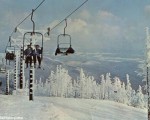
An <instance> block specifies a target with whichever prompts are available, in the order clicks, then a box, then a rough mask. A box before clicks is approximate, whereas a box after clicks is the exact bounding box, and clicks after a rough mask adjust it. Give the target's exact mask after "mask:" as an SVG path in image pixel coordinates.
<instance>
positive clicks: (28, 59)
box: [24, 45, 33, 68]
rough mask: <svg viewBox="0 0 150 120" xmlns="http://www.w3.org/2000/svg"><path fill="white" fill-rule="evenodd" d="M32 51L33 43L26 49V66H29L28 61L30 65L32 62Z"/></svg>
mask: <svg viewBox="0 0 150 120" xmlns="http://www.w3.org/2000/svg"><path fill="white" fill-rule="evenodd" d="M32 51H33V49H32V47H31V45H27V49H25V51H24V55H25V63H26V68H28V63H30V66H31V64H32Z"/></svg>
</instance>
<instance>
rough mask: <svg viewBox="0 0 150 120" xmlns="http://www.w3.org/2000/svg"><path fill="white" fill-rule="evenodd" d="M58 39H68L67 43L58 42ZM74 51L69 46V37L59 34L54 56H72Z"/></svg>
mask: <svg viewBox="0 0 150 120" xmlns="http://www.w3.org/2000/svg"><path fill="white" fill-rule="evenodd" d="M60 37H68V38H69V42H68V41H67V42H65V41H62V40H60ZM74 52H75V51H74V49H73V48H72V46H71V36H70V35H68V34H65V35H64V34H60V35H58V37H57V49H56V52H55V55H57V54H63V55H68V54H73V53H74Z"/></svg>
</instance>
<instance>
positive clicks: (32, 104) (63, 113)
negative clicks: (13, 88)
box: [0, 95, 147, 120]
mask: <svg viewBox="0 0 150 120" xmlns="http://www.w3.org/2000/svg"><path fill="white" fill-rule="evenodd" d="M2 117H14V118H15V117H21V119H22V118H23V120H147V110H145V109H138V108H134V107H129V106H127V105H123V104H120V103H116V102H112V101H105V100H90V99H74V98H54V97H34V101H28V97H27V96H15V95H11V96H5V95H0V118H2ZM6 120H7V119H6Z"/></svg>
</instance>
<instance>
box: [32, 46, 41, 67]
mask: <svg viewBox="0 0 150 120" xmlns="http://www.w3.org/2000/svg"><path fill="white" fill-rule="evenodd" d="M41 57H42V50H41V48H40V46H39V45H35V49H34V50H33V61H34V67H35V68H36V59H37V60H38V63H39V66H38V68H41V60H42V58H41Z"/></svg>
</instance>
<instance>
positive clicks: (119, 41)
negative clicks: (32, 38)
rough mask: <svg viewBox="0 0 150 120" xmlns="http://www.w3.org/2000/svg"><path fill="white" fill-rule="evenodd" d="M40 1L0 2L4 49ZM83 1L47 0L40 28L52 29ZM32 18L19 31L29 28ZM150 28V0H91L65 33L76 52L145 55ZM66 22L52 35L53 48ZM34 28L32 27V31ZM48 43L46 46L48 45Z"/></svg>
mask: <svg viewBox="0 0 150 120" xmlns="http://www.w3.org/2000/svg"><path fill="white" fill-rule="evenodd" d="M40 2H41V0H0V16H1V17H0V36H1V38H0V40H1V45H2V47H1V49H0V50H4V49H5V45H6V43H7V41H8V37H9V35H10V34H11V32H12V30H13V29H14V27H15V26H16V25H17V24H18V23H19V22H20V21H21V20H22V19H23V18H25V17H26V16H27V15H28V14H29V13H30V12H31V10H32V9H33V8H35V7H36V6H37V5H38V4H39V3H40ZM82 2H84V0H46V1H45V3H43V5H42V6H41V7H40V8H39V9H38V10H37V11H36V12H35V14H34V20H35V22H36V28H37V29H46V28H47V27H53V26H54V25H56V24H57V23H58V22H59V21H60V20H62V19H64V17H65V16H67V15H68V14H69V13H70V12H71V11H72V10H74V9H75V8H76V7H77V6H79V5H80V4H81V3H82ZM30 25H32V24H31V21H30V19H27V20H26V21H25V22H24V23H23V24H22V25H21V26H19V27H20V28H23V29H27V28H28V29H29V27H30ZM149 26H150V0H89V1H88V2H87V3H86V4H85V5H84V6H83V7H82V8H81V9H79V10H78V11H77V12H76V13H75V14H73V15H72V16H71V17H70V18H69V19H68V28H67V29H66V32H67V33H68V34H70V35H71V36H72V44H73V47H74V48H75V49H76V51H83V50H84V51H85V50H86V51H87V52H122V53H142V52H143V51H144V47H145V38H146V36H145V27H149ZM63 27H64V23H62V24H61V25H60V26H59V27H57V28H56V29H55V30H54V31H52V33H53V34H54V36H51V41H49V42H48V44H50V47H53V48H56V47H55V46H56V37H57V35H58V34H60V33H62V32H63ZM30 29H31V28H30ZM48 44H47V46H48Z"/></svg>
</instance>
